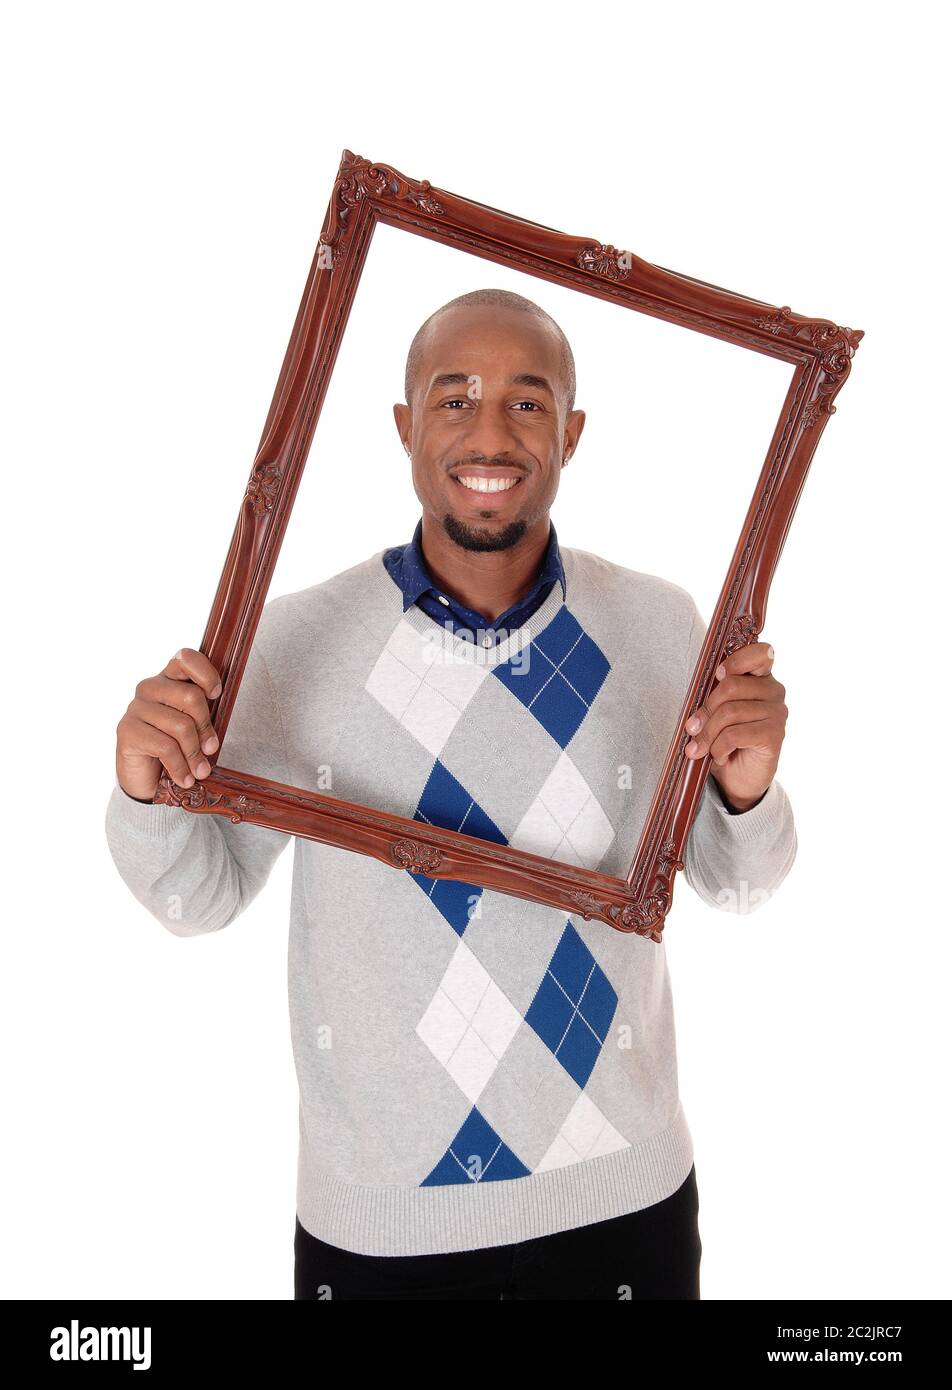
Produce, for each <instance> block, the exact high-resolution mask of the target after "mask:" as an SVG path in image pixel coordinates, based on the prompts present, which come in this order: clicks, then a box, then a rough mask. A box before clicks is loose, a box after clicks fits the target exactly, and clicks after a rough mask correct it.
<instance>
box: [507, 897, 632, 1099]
mask: <svg viewBox="0 0 952 1390" xmlns="http://www.w3.org/2000/svg"><path fill="white" fill-rule="evenodd" d="M617 1007H618V995H617V994H616V993H615V991H614V989H613V988H612V986H611V984H610V983H609V980H608V977H607V976H606V974H605V972H604V971H603V970H602V968H601V966H600V965H599V964H598V962H597V961H596V959H595V957H594V956H593V955H592V953H591V951H590V950H589V949H588V947H587V946H586V945H585V942H584V941H583V940H582V938H581V937H580V936H579V934H578V932H577V931H576V930H575V928H574V927H573V926H572V923H571V922H567V923H566V926H565V930H564V932H563V933H562V936H561V938H560V940H559V944H558V946H557V947H556V948H555V953H554V954H553V956H552V959H551V960H550V961H549V968H548V970H547V971H546V973H545V978H544V979H543V981H542V983H541V985H540V986H539V988H538V990H537V991H536V995H535V998H534V999H533V1001H532V1003H531V1004H530V1005H529V1010H528V1012H527V1014H526V1022H527V1023H528V1024H529V1025H530V1027H532V1028H534V1029H535V1031H536V1032H537V1033H538V1035H539V1037H540V1038H541V1039H542V1041H543V1042H544V1043H545V1045H546V1047H548V1048H549V1050H550V1051H551V1052H552V1054H553V1055H554V1056H555V1057H556V1058H557V1059H558V1060H559V1061H560V1062H561V1063H562V1066H563V1067H564V1068H565V1070H566V1071H567V1072H568V1074H569V1076H571V1078H572V1080H573V1081H575V1082H577V1083H578V1085H579V1086H581V1087H583V1088H584V1087H585V1085H586V1083H587V1081H588V1078H589V1077H590V1076H591V1074H592V1071H593V1069H594V1067H595V1063H596V1062H597V1061H598V1055H599V1053H600V1052H601V1050H602V1047H603V1045H604V1043H605V1039H606V1038H607V1037H608V1029H609V1026H610V1025H611V1021H612V1019H613V1018H614V1016H615V1010H616V1008H617Z"/></svg>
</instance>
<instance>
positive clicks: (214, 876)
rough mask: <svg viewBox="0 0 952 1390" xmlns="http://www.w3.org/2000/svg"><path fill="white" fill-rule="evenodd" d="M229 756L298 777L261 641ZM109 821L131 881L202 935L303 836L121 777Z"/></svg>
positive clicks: (286, 778)
mask: <svg viewBox="0 0 952 1390" xmlns="http://www.w3.org/2000/svg"><path fill="white" fill-rule="evenodd" d="M263 621H264V619H263V618H262V622H263ZM219 762H220V763H221V764H222V766H223V767H234V768H239V769H241V770H243V771H247V772H254V773H256V774H257V775H258V776H261V777H270V778H273V779H275V780H276V781H280V782H287V783H290V782H291V780H292V779H291V776H290V773H289V771H288V763H287V749H286V745H285V740H284V733H283V729H282V725H281V719H280V714H279V711H278V708H277V701H276V699H275V694H274V688H273V685H272V682H271V677H270V675H269V672H268V668H267V665H266V662H265V659H264V657H263V656H262V655H261V652H260V651H259V650H258V649H257V647H256V645H252V648H251V652H250V654H249V657H248V664H247V666H246V668H245V673H244V676H243V677H242V682H241V685H240V687H239V690H238V697H237V699H236V701H235V708H234V710H233V711H232V717H231V720H230V722H229V724H228V728H227V730H226V732H225V738H224V741H223V743H222V746H221V752H220V756H219ZM105 829H106V840H107V843H108V845H109V851H110V853H111V855H112V858H113V861H114V863H115V865H116V868H117V869H118V871H119V874H120V876H121V877H122V879H123V881H124V882H125V884H126V886H127V887H128V888H129V890H130V891H131V893H132V894H133V896H134V897H136V898H137V899H138V900H139V902H140V903H142V905H143V906H144V907H146V908H147V909H148V910H149V912H151V913H152V915H153V917H155V918H156V920H157V921H159V922H161V924H162V925H163V926H164V927H166V928H167V929H168V930H169V931H170V932H172V933H173V934H174V935H175V936H199V935H201V934H203V933H205V932H211V931H219V930H220V929H221V928H222V927H226V926H228V924H229V923H230V922H233V921H234V920H235V918H236V917H237V916H238V915H239V914H240V913H242V912H243V911H244V910H245V908H246V907H247V906H248V904H249V903H250V902H251V901H252V899H253V898H255V897H256V896H257V894H258V893H259V892H260V891H261V889H262V888H263V887H264V885H265V883H266V882H267V879H268V876H269V874H270V873H271V869H272V867H273V866H274V863H275V861H276V860H277V858H278V856H279V855H280V854H281V853H282V851H283V850H284V849H286V848H287V846H288V844H289V843H290V841H291V840H292V839H293V838H294V837H293V836H290V835H287V834H285V833H284V832H282V831H279V830H269V829H267V828H266V827H265V826H260V825H248V824H245V823H240V824H238V825H233V824H232V823H231V821H229V820H228V819H227V818H226V817H224V816H216V815H212V814H205V813H202V814H196V813H194V812H191V811H184V810H182V809H181V807H179V806H163V805H152V804H151V803H149V802H144V801H138V800H136V799H135V798H134V797H132V796H129V795H128V793H126V792H125V791H124V790H123V788H122V787H121V786H120V784H119V780H118V777H117V778H116V779H115V781H114V784H113V789H112V792H111V794H110V797H109V801H108V804H107V807H106V820H105Z"/></svg>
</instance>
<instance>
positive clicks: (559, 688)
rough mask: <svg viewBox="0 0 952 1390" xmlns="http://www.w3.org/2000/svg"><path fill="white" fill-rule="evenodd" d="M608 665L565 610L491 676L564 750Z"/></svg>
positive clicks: (609, 666) (597, 647) (584, 714)
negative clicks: (525, 650)
mask: <svg viewBox="0 0 952 1390" xmlns="http://www.w3.org/2000/svg"><path fill="white" fill-rule="evenodd" d="M610 670H611V665H610V663H609V661H608V659H607V658H606V656H605V654H604V652H603V651H602V650H601V648H600V647H599V646H597V645H596V643H595V642H593V641H592V639H591V637H589V635H588V633H587V632H586V631H585V629H584V628H583V627H582V626H581V624H580V623H579V621H578V619H577V618H575V617H574V616H573V615H572V614H571V613H570V612H569V610H568V609H567V608H566V607H564V606H563V607H562V608H560V609H559V611H558V613H556V615H555V617H554V618H553V619H552V621H551V623H549V625H548V627H546V628H544V629H543V630H542V632H540V633H539V635H538V636H537V637H534V638H533V640H532V642H531V644H530V646H529V656H528V660H525V652H521V653H520V654H519V655H518V656H516V657H514V658H513V660H512V661H506V662H500V663H499V665H497V666H495V667H494V668H493V674H494V675H495V676H496V678H497V679H498V680H500V681H502V683H503V685H504V686H505V687H506V689H507V690H509V691H511V692H512V694H513V695H515V697H516V699H517V700H521V701H522V703H523V704H524V705H525V707H526V709H528V710H530V711H531V712H532V714H534V715H535V717H536V719H538V721H539V723H540V724H541V725H542V727H543V729H545V730H546V732H547V733H549V734H551V735H552V737H553V738H554V739H555V741H556V743H557V744H558V745H559V747H560V748H564V747H565V746H566V744H567V743H568V742H569V740H570V739H571V738H572V736H573V735H574V733H575V731H576V730H577V729H578V727H579V725H580V724H581V722H582V720H583V719H584V718H585V716H586V714H587V713H588V709H589V706H590V705H591V703H592V701H593V700H594V699H595V696H596V695H597V694H598V692H599V690H600V689H601V687H602V683H603V682H604V680H605V677H606V676H607V675H608V672H609V671H610Z"/></svg>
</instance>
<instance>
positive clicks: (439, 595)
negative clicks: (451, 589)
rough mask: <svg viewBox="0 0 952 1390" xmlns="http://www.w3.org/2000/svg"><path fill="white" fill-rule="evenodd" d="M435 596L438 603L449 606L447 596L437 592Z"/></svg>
mask: <svg viewBox="0 0 952 1390" xmlns="http://www.w3.org/2000/svg"><path fill="white" fill-rule="evenodd" d="M436 597H437V598H438V599H439V601H440V603H445V604H446V606H447V608H449V606H450V601H449V599H448V598H444V597H443V595H442V594H437V596H436Z"/></svg>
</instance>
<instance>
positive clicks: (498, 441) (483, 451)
mask: <svg viewBox="0 0 952 1390" xmlns="http://www.w3.org/2000/svg"><path fill="white" fill-rule="evenodd" d="M461 435H462V437H461V440H460V442H461V443H462V445H463V447H464V448H465V449H467V450H469V451H470V452H471V453H472V454H473V455H477V456H478V457H479V458H480V459H481V460H482V461H483V462H485V463H506V462H513V461H515V460H516V459H517V458H518V457H519V456H520V454H521V453H522V452H523V451H522V448H521V446H520V441H519V430H518V427H517V424H516V421H515V420H513V418H512V415H511V413H510V412H509V411H507V410H506V409H505V407H504V406H500V407H499V408H498V409H492V408H491V407H489V406H487V404H486V402H485V401H484V402H483V403H482V406H481V408H480V409H479V410H478V411H473V414H472V418H471V420H470V423H469V425H468V426H467V427H466V429H465V430H464V431H462V432H461ZM475 461H476V460H475V458H474V459H472V460H471V462H475Z"/></svg>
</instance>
